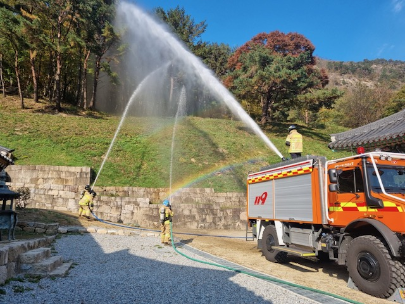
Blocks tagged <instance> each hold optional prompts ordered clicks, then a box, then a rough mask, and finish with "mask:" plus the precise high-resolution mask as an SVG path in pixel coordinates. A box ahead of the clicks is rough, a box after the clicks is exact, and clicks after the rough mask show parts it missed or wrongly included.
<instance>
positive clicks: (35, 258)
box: [19, 247, 51, 265]
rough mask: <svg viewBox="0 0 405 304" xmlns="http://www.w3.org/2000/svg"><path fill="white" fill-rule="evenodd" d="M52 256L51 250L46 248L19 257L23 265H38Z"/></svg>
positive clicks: (30, 251)
mask: <svg viewBox="0 0 405 304" xmlns="http://www.w3.org/2000/svg"><path fill="white" fill-rule="evenodd" d="M50 256H51V249H50V248H46V247H41V248H36V249H32V250H29V251H27V252H24V253H21V254H20V255H19V262H20V264H21V265H25V264H34V263H38V262H40V261H42V260H44V259H47V258H49V257H50Z"/></svg>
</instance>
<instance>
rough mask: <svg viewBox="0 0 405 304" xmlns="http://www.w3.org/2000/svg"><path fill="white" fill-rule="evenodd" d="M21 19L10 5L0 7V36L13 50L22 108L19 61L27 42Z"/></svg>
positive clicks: (22, 106)
mask: <svg viewBox="0 0 405 304" xmlns="http://www.w3.org/2000/svg"><path fill="white" fill-rule="evenodd" d="M22 29H23V20H22V18H21V16H19V15H18V14H16V13H15V11H14V9H13V8H12V7H10V6H6V7H0V36H2V37H3V39H5V40H6V41H8V43H9V45H10V46H11V48H12V49H13V51H14V71H15V77H16V80H17V86H18V94H19V96H20V102H21V108H22V109H24V108H25V106H24V95H23V90H22V84H21V72H20V61H21V57H22V56H23V54H24V52H26V50H27V42H26V40H25V36H24V35H23V34H22Z"/></svg>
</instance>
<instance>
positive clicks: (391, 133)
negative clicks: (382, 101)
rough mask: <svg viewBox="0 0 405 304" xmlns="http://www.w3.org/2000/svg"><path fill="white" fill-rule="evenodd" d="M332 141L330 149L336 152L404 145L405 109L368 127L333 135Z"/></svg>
mask: <svg viewBox="0 0 405 304" xmlns="http://www.w3.org/2000/svg"><path fill="white" fill-rule="evenodd" d="M331 141H332V142H330V143H329V145H328V147H329V148H330V149H334V150H350V149H352V148H357V147H360V146H363V147H365V148H366V149H367V150H371V149H375V148H382V147H385V146H388V147H394V146H396V145H403V144H405V109H404V110H402V111H400V112H398V113H396V114H393V115H391V116H388V117H385V118H383V119H380V120H377V121H375V122H372V123H369V124H368V125H365V126H362V127H359V128H356V129H353V130H349V131H346V132H342V133H337V134H331Z"/></svg>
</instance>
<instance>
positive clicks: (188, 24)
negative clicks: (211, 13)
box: [154, 6, 207, 56]
mask: <svg viewBox="0 0 405 304" xmlns="http://www.w3.org/2000/svg"><path fill="white" fill-rule="evenodd" d="M154 13H155V14H156V16H158V17H159V18H160V19H161V20H162V21H163V22H165V23H166V24H167V25H168V26H169V27H170V29H171V30H172V31H173V32H174V33H175V34H176V35H177V36H178V37H179V39H180V40H182V41H183V42H184V43H185V44H186V45H187V47H188V48H189V49H190V50H191V51H192V52H193V53H194V54H195V55H197V56H199V55H200V52H201V51H202V49H203V47H204V45H205V43H204V42H202V40H201V39H200V37H201V35H202V34H203V33H204V32H205V30H206V29H207V25H206V24H205V21H201V22H199V23H195V21H194V19H193V18H192V17H191V16H190V15H187V14H186V11H185V10H184V8H180V6H177V7H176V8H175V9H169V10H168V11H167V12H166V11H165V10H164V9H163V8H162V7H157V8H155V9H154Z"/></svg>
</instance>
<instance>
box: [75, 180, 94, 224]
mask: <svg viewBox="0 0 405 304" xmlns="http://www.w3.org/2000/svg"><path fill="white" fill-rule="evenodd" d="M95 196H96V192H94V191H93V190H91V188H90V185H86V186H85V187H84V191H83V192H82V197H81V198H80V201H79V217H81V216H82V215H83V216H84V217H86V218H87V219H88V220H90V211H91V209H90V208H93V206H94V203H93V199H94V197H95Z"/></svg>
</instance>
